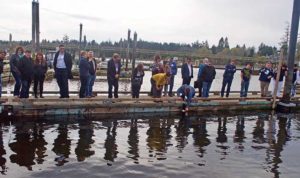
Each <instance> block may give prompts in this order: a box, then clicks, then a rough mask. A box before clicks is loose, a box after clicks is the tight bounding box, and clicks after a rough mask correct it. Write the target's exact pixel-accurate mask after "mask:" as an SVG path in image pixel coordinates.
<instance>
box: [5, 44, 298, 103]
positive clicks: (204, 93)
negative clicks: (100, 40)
mask: <svg viewBox="0 0 300 178" xmlns="http://www.w3.org/2000/svg"><path fill="white" fill-rule="evenodd" d="M5 56H6V53H5V51H0V76H1V74H2V73H3V66H4V64H3V60H4V58H5ZM235 62H236V61H235V60H231V61H230V63H229V64H227V65H226V66H225V70H224V74H223V82H222V87H221V92H220V93H221V97H224V96H225V97H229V94H230V89H231V85H232V81H233V79H234V75H235V73H236V65H235ZM9 63H10V70H11V74H12V76H13V77H14V79H15V86H14V92H13V94H14V96H17V97H20V98H28V97H29V89H30V85H31V83H32V80H33V83H34V87H33V91H34V97H35V98H38V97H40V98H43V83H44V80H45V76H46V73H47V69H48V66H47V62H46V60H45V59H44V55H43V54H42V53H41V52H38V53H37V54H36V55H35V59H34V60H33V59H32V53H31V51H30V50H24V49H23V48H22V47H18V48H17V49H16V52H15V54H13V55H12V56H11V58H10V62H9ZM72 65H73V64H72V58H71V55H70V54H69V53H67V52H65V47H64V45H60V46H59V50H58V52H57V53H56V54H55V57H54V61H53V68H54V77H55V78H56V80H57V84H58V87H59V92H60V98H69V86H68V79H72V78H73V76H72ZM121 66H122V65H121V62H120V56H119V55H118V54H117V53H115V54H113V56H112V59H110V60H109V61H108V63H107V82H108V98H113V97H114V98H118V88H119V78H120V72H121ZM193 68H194V67H193V64H192V59H191V58H190V57H188V58H186V60H185V62H184V63H183V65H182V69H181V77H182V86H181V87H179V88H178V90H177V96H179V97H181V98H182V99H183V100H185V101H186V102H187V103H188V104H187V105H189V104H190V102H191V99H192V97H194V96H195V88H198V89H199V95H198V97H209V92H210V88H211V85H212V82H213V81H214V79H215V76H216V69H215V68H214V66H213V65H212V63H211V61H210V60H209V59H207V58H205V59H203V62H202V63H201V64H200V65H199V66H198V74H197V79H196V81H195V82H194V87H192V86H191V80H192V78H193V77H194V72H193ZM252 68H253V67H252V65H251V64H250V63H247V64H246V65H245V67H244V68H243V69H242V70H241V76H240V77H241V90H240V97H247V93H248V88H249V84H250V79H251V76H252V72H253V70H252ZM150 69H151V72H152V76H151V79H150V83H151V91H150V96H152V97H153V98H160V97H162V95H164V96H167V95H168V96H169V97H173V88H174V80H175V76H176V75H177V63H176V60H175V59H174V58H170V59H168V60H162V58H161V57H160V56H159V55H155V56H154V63H153V64H152V65H151V67H150ZM277 71H279V70H277ZM277 71H274V70H273V69H272V63H271V62H267V63H266V65H265V66H264V67H262V68H261V69H260V71H259V72H260V76H259V81H260V88H261V96H262V97H266V96H268V91H269V85H270V83H272V84H273V85H274V84H275V81H276V77H277ZM96 72H97V62H96V60H95V58H94V54H93V51H89V52H87V51H81V52H80V61H79V77H80V91H79V97H80V98H90V97H94V96H95V95H93V86H94V82H95V79H96ZM293 72H294V75H293V84H294V85H293V87H292V95H295V89H296V82H297V79H299V78H300V76H299V71H298V68H297V66H296V65H295V68H294V71H293ZM144 76H145V72H144V66H143V64H142V63H139V64H138V65H137V67H136V68H134V70H133V73H132V75H131V89H132V90H131V94H132V98H139V95H140V90H141V86H142V84H143V77H144ZM286 76H287V66H286V65H283V66H282V67H281V69H280V75H279V84H278V89H277V91H274V88H275V87H273V90H272V93H276V94H277V96H279V95H280V91H281V90H282V86H283V80H284V77H286ZM0 78H1V77H0ZM1 83H2V82H1V81H0V91H1V87H2V85H1ZM38 86H39V93H38ZM113 90H114V91H113ZM0 96H1V92H0Z"/></svg>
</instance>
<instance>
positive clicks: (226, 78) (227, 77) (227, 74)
mask: <svg viewBox="0 0 300 178" xmlns="http://www.w3.org/2000/svg"><path fill="white" fill-rule="evenodd" d="M235 72H236V66H235V60H233V59H232V60H231V61H230V64H227V65H226V66H225V71H224V74H223V83H222V89H221V97H224V92H225V87H226V85H227V90H226V97H227V98H228V97H229V93H230V88H231V84H232V80H233V77H234V74H235Z"/></svg>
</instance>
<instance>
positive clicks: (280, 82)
mask: <svg viewBox="0 0 300 178" xmlns="http://www.w3.org/2000/svg"><path fill="white" fill-rule="evenodd" d="M278 71H279V70H277V71H275V72H274V75H273V78H272V79H271V83H272V84H273V85H272V95H274V94H275V93H276V96H277V97H280V92H281V90H282V87H283V80H284V78H285V77H287V75H288V74H287V65H286V64H283V65H282V66H281V69H280V76H279V80H278V87H277V91H275V85H276V77H277V72H278Z"/></svg>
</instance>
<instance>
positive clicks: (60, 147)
mask: <svg viewBox="0 0 300 178" xmlns="http://www.w3.org/2000/svg"><path fill="white" fill-rule="evenodd" d="M57 132H58V136H57V138H56V139H55V140H54V143H53V145H54V147H53V149H52V151H53V152H54V153H56V156H57V157H56V158H55V161H56V162H57V164H56V165H57V166H62V165H64V164H65V163H67V162H68V160H67V158H69V156H70V153H71V152H70V147H71V139H69V137H68V125H67V124H66V123H60V124H59V125H58V128H57Z"/></svg>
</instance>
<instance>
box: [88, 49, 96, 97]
mask: <svg viewBox="0 0 300 178" xmlns="http://www.w3.org/2000/svg"><path fill="white" fill-rule="evenodd" d="M88 60H89V63H90V65H91V70H90V77H89V80H88V84H87V89H86V96H87V97H95V95H93V86H94V83H95V80H96V72H97V62H96V59H95V58H94V52H93V51H89V52H88Z"/></svg>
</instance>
